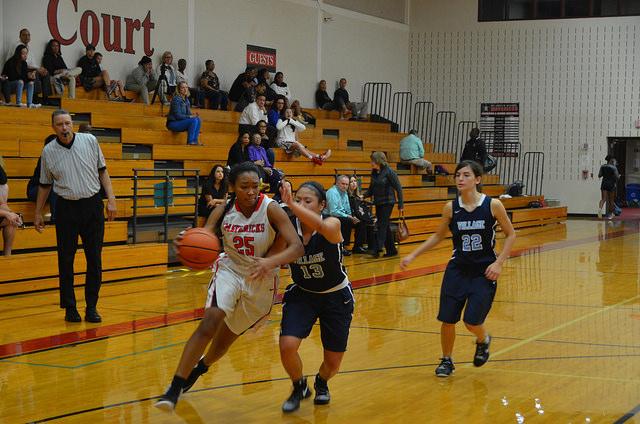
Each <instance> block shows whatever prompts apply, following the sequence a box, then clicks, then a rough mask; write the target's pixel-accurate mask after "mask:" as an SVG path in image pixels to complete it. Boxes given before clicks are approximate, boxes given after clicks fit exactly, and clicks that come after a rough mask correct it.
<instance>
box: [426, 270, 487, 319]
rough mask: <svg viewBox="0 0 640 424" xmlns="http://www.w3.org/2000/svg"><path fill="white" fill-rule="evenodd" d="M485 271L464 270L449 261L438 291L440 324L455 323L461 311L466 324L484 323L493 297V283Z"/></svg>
mask: <svg viewBox="0 0 640 424" xmlns="http://www.w3.org/2000/svg"><path fill="white" fill-rule="evenodd" d="M485 268H486V267H483V266H477V267H474V269H465V268H462V267H460V266H458V265H455V264H452V263H451V262H450V263H449V264H448V265H447V269H446V270H445V272H444V277H443V278H442V287H441V288H440V310H439V312H438V320H439V321H442V322H444V323H448V324H455V323H457V322H458V321H460V316H461V315H462V310H463V309H464V318H463V321H464V322H465V323H467V324H470V325H480V324H482V323H484V320H485V319H486V318H487V315H488V314H489V310H490V309H491V305H492V303H493V298H494V296H495V295H496V282H495V281H491V280H489V279H487V278H486V277H485V276H484V269H485ZM465 305H466V307H465Z"/></svg>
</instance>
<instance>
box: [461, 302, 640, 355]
mask: <svg viewBox="0 0 640 424" xmlns="http://www.w3.org/2000/svg"><path fill="white" fill-rule="evenodd" d="M636 299H640V294H639V295H636V296H633V297H631V298H629V299H626V300H623V301H621V302H618V303H616V304H614V305H609V306H607V307H606V308H602V309H598V310H597V311H593V312H589V313H588V314H585V315H583V316H581V317H578V318H575V319H572V320H571V321H567V322H565V323H564V324H560V325H557V326H555V327H552V328H550V329H548V330H545V331H543V332H542V333H538V334H536V335H535V336H531V337H528V338H526V339H524V340H521V341H519V342H518V343H515V344H513V345H511V346H508V347H506V348H504V349H502V350H499V351H497V352H496V353H492V354H491V356H492V357H494V358H495V357H496V356H499V355H504V354H505V353H507V352H511V351H512V350H515V349H517V348H519V347H520V346H523V345H525V344H527V343H531V342H533V341H536V340H538V339H540V338H542V337H544V336H546V335H547V334H551V333H553V332H555V331H558V330H562V329H563V328H566V327H569V326H570V325H573V324H575V323H577V322H580V321H583V320H585V319H587V318H591V317H592V316H594V315H598V314H601V313H603V312H607V311H608V310H610V309H613V308H617V307H619V306H622V305H624V304H625V303H629V302H632V301H634V300H636ZM465 365H466V366H467V367H468V366H470V365H471V364H465Z"/></svg>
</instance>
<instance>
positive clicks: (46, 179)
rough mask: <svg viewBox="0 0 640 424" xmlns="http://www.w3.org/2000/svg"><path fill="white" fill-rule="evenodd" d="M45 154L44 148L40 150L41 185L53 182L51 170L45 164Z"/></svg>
mask: <svg viewBox="0 0 640 424" xmlns="http://www.w3.org/2000/svg"><path fill="white" fill-rule="evenodd" d="M47 156H48V155H47V154H46V152H45V150H44V149H43V150H42V154H41V155H40V184H42V185H51V184H53V176H52V175H51V171H50V170H49V167H48V166H47Z"/></svg>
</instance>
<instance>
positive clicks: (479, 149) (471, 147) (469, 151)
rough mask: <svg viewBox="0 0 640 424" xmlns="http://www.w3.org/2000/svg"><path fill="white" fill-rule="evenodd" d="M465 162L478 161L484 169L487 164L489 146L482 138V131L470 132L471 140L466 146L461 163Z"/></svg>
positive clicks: (474, 130) (472, 130)
mask: <svg viewBox="0 0 640 424" xmlns="http://www.w3.org/2000/svg"><path fill="white" fill-rule="evenodd" d="M463 160H473V161H476V162H478V163H479V164H480V166H482V167H483V168H484V167H485V164H486V163H487V146H486V145H485V143H484V140H483V139H481V138H480V130H479V129H478V128H472V129H471V131H470V132H469V140H467V142H466V143H465V145H464V150H462V156H461V157H460V162H462V161H463Z"/></svg>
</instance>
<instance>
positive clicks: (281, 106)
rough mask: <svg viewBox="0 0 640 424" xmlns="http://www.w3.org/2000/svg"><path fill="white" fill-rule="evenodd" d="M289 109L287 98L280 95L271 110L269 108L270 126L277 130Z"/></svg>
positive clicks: (272, 104)
mask: <svg viewBox="0 0 640 424" xmlns="http://www.w3.org/2000/svg"><path fill="white" fill-rule="evenodd" d="M288 108H289V106H288V104H287V98H286V97H284V96H280V95H279V96H278V97H276V99H275V100H274V101H273V103H271V108H269V112H268V117H269V125H272V126H273V127H274V128H275V127H276V124H277V123H278V120H279V119H282V118H284V111H285V110H286V109H288Z"/></svg>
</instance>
